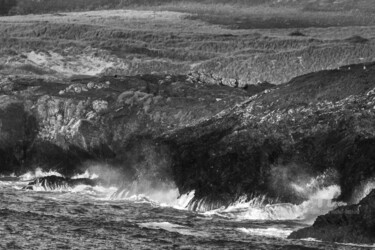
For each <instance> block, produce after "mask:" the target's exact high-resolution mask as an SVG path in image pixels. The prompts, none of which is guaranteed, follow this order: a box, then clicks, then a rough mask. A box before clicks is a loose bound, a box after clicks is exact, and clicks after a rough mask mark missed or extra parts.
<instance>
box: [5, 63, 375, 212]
mask: <svg viewBox="0 0 375 250" xmlns="http://www.w3.org/2000/svg"><path fill="white" fill-rule="evenodd" d="M374 79H375V65H374V64H367V65H366V67H364V65H351V66H348V67H343V68H340V69H337V70H331V71H322V72H317V73H312V74H308V75H304V76H301V77H297V78H295V79H293V80H292V81H290V82H289V83H286V84H283V85H281V86H278V87H277V88H275V87H273V88H271V89H266V90H264V91H262V92H260V93H258V94H256V95H253V96H251V97H249V93H248V92H246V91H245V90H243V89H240V88H230V87H227V86H219V85H209V84H200V83H198V82H194V81H188V79H187V77H185V76H181V77H175V76H163V77H160V76H155V75H145V76H141V77H121V78H120V77H117V78H116V77H101V78H91V79H90V78H89V79H87V78H86V79H76V80H72V81H71V82H51V81H47V80H38V79H24V78H16V77H13V78H12V77H10V78H8V79H6V81H4V86H12V87H11V88H8V87H6V88H2V90H1V93H0V95H1V98H0V130H1V133H0V136H1V137H0V150H1V154H0V157H1V158H0V161H1V162H0V166H1V171H2V172H7V173H12V172H16V173H21V172H24V171H25V170H27V169H29V168H35V167H42V168H43V169H45V170H47V169H54V170H58V171H60V172H62V173H63V174H65V175H68V176H69V175H72V174H74V173H76V172H77V171H78V172H79V171H81V170H84V169H81V168H83V167H82V166H84V163H85V162H86V161H95V162H105V163H106V164H109V165H111V166H113V167H115V168H117V169H120V170H121V171H122V172H123V173H124V175H123V176H124V179H125V180H126V179H128V180H132V181H134V180H141V179H147V180H152V181H153V182H154V183H156V184H157V183H162V182H163V181H167V180H173V181H174V182H175V183H176V184H177V186H178V188H179V189H180V192H181V193H185V192H188V191H191V190H195V198H196V199H195V200H194V201H193V202H192V204H191V206H192V207H193V208H194V207H195V206H196V204H197V202H200V201H202V200H203V201H204V203H207V204H208V207H210V206H211V205H212V207H217V206H221V205H226V204H228V203H231V202H233V201H234V200H236V199H237V198H238V197H239V196H240V195H243V194H248V195H251V194H256V193H262V194H267V195H268V196H269V197H273V198H279V199H280V200H282V201H292V202H299V201H301V200H304V199H306V198H307V197H305V196H304V195H301V194H299V193H296V192H295V190H293V189H292V188H291V186H290V185H285V183H291V182H293V181H295V180H297V179H299V178H300V177H301V173H304V174H305V175H307V176H316V175H318V174H321V173H323V172H324V171H327V169H334V170H335V171H337V172H338V173H339V184H340V185H341V189H342V194H341V197H340V199H341V200H344V201H349V200H350V199H351V196H352V193H353V191H354V189H355V187H356V186H357V185H359V184H360V183H361V182H363V181H366V180H367V179H369V178H371V177H373V176H374V173H375V169H374V166H375V158H374V154H373V152H374V150H375V137H374V136H375V130H374V128H375V109H374V106H375V91H374V88H375V80H374ZM85 86H86V87H85ZM95 86H97V87H95ZM77 89H80V90H78V91H77ZM67 90H69V91H67ZM86 90H87V91H86ZM259 90H262V89H258V90H257V89H255V90H254V91H259ZM62 91H63V92H62ZM210 204H211V205H210Z"/></svg>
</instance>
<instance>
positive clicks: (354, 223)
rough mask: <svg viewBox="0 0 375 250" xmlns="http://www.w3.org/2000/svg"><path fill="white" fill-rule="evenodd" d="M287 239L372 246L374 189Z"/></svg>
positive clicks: (373, 237)
mask: <svg viewBox="0 0 375 250" xmlns="http://www.w3.org/2000/svg"><path fill="white" fill-rule="evenodd" d="M288 238H289V239H302V238H315V239H318V240H323V241H331V242H343V243H362V244H374V243H375V189H374V190H372V191H371V192H370V194H369V195H367V196H366V197H365V198H364V199H362V200H361V201H360V202H359V203H358V204H355V205H349V206H343V207H339V208H337V209H335V210H333V211H331V212H329V213H328V214H326V215H322V216H319V217H318V218H317V219H316V221H315V223H314V224H313V225H312V226H311V227H307V228H303V229H300V230H298V231H295V232H293V233H292V234H291V235H289V237H288Z"/></svg>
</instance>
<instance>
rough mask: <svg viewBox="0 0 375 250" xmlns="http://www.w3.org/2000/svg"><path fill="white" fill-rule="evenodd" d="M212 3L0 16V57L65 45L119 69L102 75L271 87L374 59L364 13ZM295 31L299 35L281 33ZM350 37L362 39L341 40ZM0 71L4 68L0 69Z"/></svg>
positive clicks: (370, 28) (373, 31)
mask: <svg viewBox="0 0 375 250" xmlns="http://www.w3.org/2000/svg"><path fill="white" fill-rule="evenodd" d="M213 2H214V1H203V2H202V1H193V0H191V1H166V2H163V4H160V3H161V2H160V1H151V2H148V4H145V3H143V2H137V4H136V5H134V4H135V2H134V1H124V2H123V4H125V5H126V4H127V5H126V6H132V8H137V9H148V10H150V11H151V12H147V13H148V14H146V15H145V14H141V13H145V12H125V13H124V12H121V11H120V12H119V11H102V12H91V13H89V12H88V13H72V14H58V15H57V14H56V15H44V16H25V17H11V18H2V19H1V21H2V22H1V24H0V30H1V35H0V41H1V42H2V44H4V46H3V47H2V51H1V52H0V53H1V54H0V55H1V56H2V57H3V58H7V57H8V56H10V55H12V54H15V55H20V54H21V53H22V52H25V51H31V50H46V51H48V50H54V51H56V52H59V53H62V51H63V49H65V48H67V47H74V48H76V49H75V51H76V52H75V53H77V54H79V53H81V51H82V50H83V49H84V48H86V47H87V46H90V47H93V48H95V49H98V54H99V55H103V54H105V55H108V54H110V55H112V56H114V57H116V58H118V61H121V62H123V63H124V64H125V65H127V66H126V67H119V68H120V69H116V70H112V71H108V72H107V73H110V74H124V75H132V74H142V73H152V72H159V73H171V74H185V73H187V72H188V71H190V70H199V71H207V72H209V73H216V74H218V75H219V76H221V77H226V78H236V79H240V80H244V81H246V82H248V83H251V84H256V83H258V82H262V81H268V82H271V83H276V84H279V83H283V82H286V81H289V80H290V79H292V78H293V77H295V76H298V75H301V74H305V73H309V72H314V71H318V70H322V69H327V68H328V69H331V68H337V67H339V66H341V65H345V64H351V63H359V62H363V61H372V60H374V59H375V58H374V54H375V53H374V52H375V51H374V50H375V46H374V45H375V43H374V39H373V37H375V28H374V26H371V25H373V24H375V23H374V22H375V21H374V20H375V19H374V18H373V17H372V15H371V14H366V15H362V14H361V15H358V13H352V12H332V11H331V12H322V11H320V10H319V9H317V10H318V11H316V9H314V11H303V10H301V9H302V7H304V5H301V4H300V5H297V6H294V5H291V4H288V5H285V4H284V5H283V6H284V7H283V8H280V5H278V6H276V7H277V8H275V5H272V4H268V5H265V4H263V5H259V1H258V2H256V1H255V2H252V3H251V4H249V3H248V2H246V1H239V0H233V1H230V2H226V3H224V1H219V3H217V2H215V4H212V3H213ZM125 5H123V6H125ZM156 5H157V6H156ZM285 6H287V7H285ZM155 10H161V11H162V10H173V11H178V12H179V13H181V12H184V13H193V14H192V15H191V14H166V13H165V12H159V11H155ZM348 25H365V26H361V27H349V26H348ZM279 26H280V27H279ZM328 26H329V27H328ZM334 26H336V27H334ZM346 26H348V27H346ZM275 27H276V28H282V29H275ZM314 27H315V28H314ZM243 28H246V29H245V30H244V29H243ZM248 28H251V29H248ZM297 28H298V29H300V31H301V32H302V33H303V34H304V35H305V36H298V37H297V36H289V34H290V33H292V32H293V31H295V30H296V29H297ZM353 35H360V36H362V37H364V38H365V40H363V41H359V40H358V41H355V40H347V38H349V37H351V36H353ZM116 60H117V59H116ZM5 61H6V60H4V61H3V64H2V67H3V68H4V65H5ZM41 70H43V69H41ZM34 71H35V70H34ZM0 72H1V71H0ZM2 72H3V73H4V74H5V73H6V74H9V73H11V72H12V71H11V70H9V68H8V67H5V70H4V69H3V70H2Z"/></svg>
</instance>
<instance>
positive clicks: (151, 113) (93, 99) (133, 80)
mask: <svg viewBox="0 0 375 250" xmlns="http://www.w3.org/2000/svg"><path fill="white" fill-rule="evenodd" d="M9 86H11V88H10V87H9ZM247 96H248V94H247V93H246V91H244V90H240V89H232V88H226V89H223V88H222V87H220V86H205V85H203V84H196V83H190V82H188V81H186V77H185V76H180V77H179V76H174V77H172V76H153V75H149V76H147V75H144V76H136V77H101V78H96V77H93V78H85V79H75V80H72V81H70V82H64V81H58V82H51V81H48V80H43V79H36V78H21V77H8V78H7V79H6V80H4V81H3V82H2V84H1V85H0V152H1V153H0V171H1V172H2V173H18V174H19V173H22V172H24V171H26V170H28V169H30V168H35V167H41V168H43V169H44V170H49V169H55V170H57V171H59V172H61V173H62V174H64V175H66V176H71V175H73V174H75V173H76V172H79V171H80V169H78V167H79V166H82V165H83V163H84V162H86V161H89V160H92V161H97V162H101V161H105V162H107V163H108V164H110V165H113V166H115V167H117V168H118V169H120V170H121V171H122V172H123V173H124V176H129V178H130V179H131V180H133V178H135V179H137V178H141V176H146V175H149V176H151V177H152V178H154V179H155V180H158V181H159V180H160V179H163V178H167V176H168V173H169V172H170V170H169V169H170V152H169V151H170V149H169V148H168V147H167V146H163V145H158V144H157V142H156V141H155V140H154V138H155V137H157V136H160V135H161V134H162V133H164V132H166V131H167V130H170V129H173V128H175V129H176V128H182V127H185V126H188V125H192V124H196V123H199V121H200V120H202V119H207V118H209V117H212V116H213V115H215V114H217V113H218V112H220V111H222V110H223V109H226V108H228V107H231V106H234V105H235V104H237V103H240V102H242V101H244V100H246V98H247ZM125 173H126V175H125Z"/></svg>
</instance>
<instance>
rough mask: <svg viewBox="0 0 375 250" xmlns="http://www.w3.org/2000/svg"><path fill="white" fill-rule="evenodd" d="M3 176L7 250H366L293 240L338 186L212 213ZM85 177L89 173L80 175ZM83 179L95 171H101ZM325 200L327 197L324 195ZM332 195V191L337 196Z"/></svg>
mask: <svg viewBox="0 0 375 250" xmlns="http://www.w3.org/2000/svg"><path fill="white" fill-rule="evenodd" d="M49 174H55V175H56V174H58V173H43V172H41V171H39V172H36V173H28V174H26V175H24V176H20V177H14V176H12V177H9V176H8V177H5V176H2V177H0V249H366V248H370V247H371V246H359V245H350V244H347V245H344V244H336V243H327V242H320V241H316V240H314V239H304V240H288V239H287V236H288V235H289V234H290V233H291V232H292V231H294V230H297V229H299V228H302V227H305V226H307V225H309V224H311V223H312V222H313V220H314V219H315V218H316V216H318V215H319V214H324V213H326V212H327V210H328V211H329V210H330V209H332V206H334V205H335V204H330V203H327V202H319V201H323V200H324V201H325V200H326V198H330V196H333V195H336V193H337V192H339V190H338V189H339V188H338V187H337V186H330V187H326V188H324V189H320V190H317V191H316V192H315V193H314V194H312V195H311V199H309V200H308V201H306V202H304V203H302V204H300V205H292V204H285V203H281V204H265V203H264V197H256V198H254V199H252V200H250V201H248V200H247V201H245V200H239V201H238V202H236V203H235V204H233V205H231V206H229V207H227V208H220V209H216V210H212V211H199V212H194V211H189V210H188V209H186V205H187V203H188V201H189V200H190V199H191V198H192V197H193V195H194V194H193V193H190V194H187V195H183V196H178V191H177V190H169V191H168V192H166V191H164V192H161V191H160V192H150V193H148V194H147V195H145V194H137V195H134V194H131V195H129V194H124V193H121V192H120V193H121V195H117V196H114V195H113V194H114V193H117V194H119V192H116V191H117V188H116V187H102V186H96V187H90V186H77V187H75V188H65V189H64V188H62V189H60V190H44V189H43V188H37V189H36V190H22V187H23V186H25V185H26V184H27V183H28V181H29V180H30V179H33V178H35V177H38V176H46V175H49ZM81 177H82V176H81ZM84 177H92V178H93V177H96V176H94V175H91V176H90V175H89V176H84ZM318 198H321V199H318ZM331 198H332V197H331Z"/></svg>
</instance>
